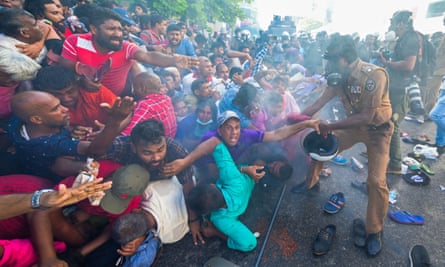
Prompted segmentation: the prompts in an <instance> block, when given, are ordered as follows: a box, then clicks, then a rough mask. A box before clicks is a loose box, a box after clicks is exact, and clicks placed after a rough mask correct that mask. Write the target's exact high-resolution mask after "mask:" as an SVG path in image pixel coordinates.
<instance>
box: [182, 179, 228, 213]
mask: <svg viewBox="0 0 445 267" xmlns="http://www.w3.org/2000/svg"><path fill="white" fill-rule="evenodd" d="M220 195H221V192H219V190H218V189H217V188H216V187H214V186H212V185H211V184H206V183H200V184H198V185H197V186H195V187H194V188H192V190H190V192H189V195H188V198H187V202H188V204H189V206H190V208H191V209H192V210H194V211H195V212H196V214H197V215H198V216H200V215H206V214H209V213H210V212H212V211H215V210H217V209H219V208H220V207H221V206H222V204H223V203H220V201H219V199H220V198H221V197H220Z"/></svg>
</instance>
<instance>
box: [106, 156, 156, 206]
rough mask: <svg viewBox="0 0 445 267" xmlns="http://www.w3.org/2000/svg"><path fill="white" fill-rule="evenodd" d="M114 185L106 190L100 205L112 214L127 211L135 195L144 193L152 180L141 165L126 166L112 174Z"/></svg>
mask: <svg viewBox="0 0 445 267" xmlns="http://www.w3.org/2000/svg"><path fill="white" fill-rule="evenodd" d="M111 181H113V186H112V187H111V189H109V190H107V191H105V196H104V197H103V198H102V201H101V202H100V206H101V207H102V208H103V209H104V210H105V211H107V212H109V213H112V214H120V213H122V212H124V211H125V209H126V208H127V207H128V204H130V201H131V200H132V199H133V197H135V196H138V195H140V194H142V193H143V192H144V190H145V188H146V187H147V185H148V182H149V181H150V173H149V172H148V171H147V170H146V169H145V168H143V167H142V166H140V165H137V164H130V165H127V166H124V167H122V168H120V169H118V170H117V171H115V172H114V173H113V175H112V176H111Z"/></svg>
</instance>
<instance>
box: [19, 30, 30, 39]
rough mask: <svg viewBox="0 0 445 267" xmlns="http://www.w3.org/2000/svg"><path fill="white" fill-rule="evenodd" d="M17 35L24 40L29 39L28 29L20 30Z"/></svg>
mask: <svg viewBox="0 0 445 267" xmlns="http://www.w3.org/2000/svg"><path fill="white" fill-rule="evenodd" d="M19 34H20V35H21V36H22V37H23V38H26V39H28V38H30V37H31V35H30V34H29V29H28V28H26V27H24V28H21V29H20V30H19Z"/></svg>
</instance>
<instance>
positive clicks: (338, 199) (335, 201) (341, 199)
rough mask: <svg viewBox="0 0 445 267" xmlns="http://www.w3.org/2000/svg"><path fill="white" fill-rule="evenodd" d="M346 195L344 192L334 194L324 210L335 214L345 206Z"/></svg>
mask: <svg viewBox="0 0 445 267" xmlns="http://www.w3.org/2000/svg"><path fill="white" fill-rule="evenodd" d="M345 202H346V199H345V196H344V194H343V193H342V192H338V193H335V194H333V195H332V196H331V197H330V198H329V200H328V201H327V202H326V204H325V205H324V208H323V210H324V211H325V212H327V213H330V214H334V213H337V212H339V211H340V210H342V209H343V207H344V206H345Z"/></svg>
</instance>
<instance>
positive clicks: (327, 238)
mask: <svg viewBox="0 0 445 267" xmlns="http://www.w3.org/2000/svg"><path fill="white" fill-rule="evenodd" d="M336 230H337V227H336V226H335V225H333V224H329V225H327V226H326V227H325V228H323V229H321V230H320V232H319V233H318V235H317V238H316V239H315V241H314V243H312V254H314V255H315V256H322V255H325V254H326V253H328V251H329V249H330V248H331V245H332V242H333V240H334V236H335V232H336Z"/></svg>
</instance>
